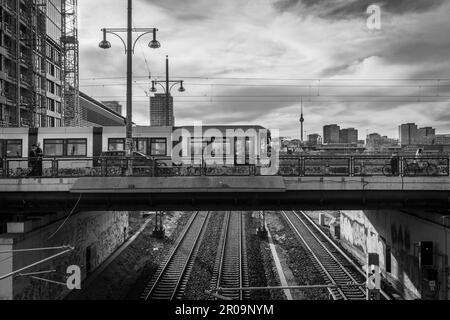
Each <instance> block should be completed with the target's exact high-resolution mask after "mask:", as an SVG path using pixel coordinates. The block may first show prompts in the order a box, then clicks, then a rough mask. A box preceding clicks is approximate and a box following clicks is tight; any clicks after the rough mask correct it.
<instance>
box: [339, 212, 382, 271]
mask: <svg viewBox="0 0 450 320" xmlns="http://www.w3.org/2000/svg"><path fill="white" fill-rule="evenodd" d="M341 238H342V240H343V241H344V242H346V243H347V244H349V245H350V246H351V247H352V248H353V250H354V251H355V252H356V253H357V254H358V256H359V258H360V259H361V261H364V262H365V261H366V259H367V255H368V254H369V253H378V255H379V257H380V267H382V268H384V265H385V252H386V240H385V239H383V238H382V237H380V235H379V234H378V232H376V230H375V229H374V228H373V227H372V225H371V224H370V223H369V222H368V221H366V219H365V216H364V214H363V213H362V212H352V214H346V213H343V212H341Z"/></svg>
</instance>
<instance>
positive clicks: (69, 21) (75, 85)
mask: <svg viewBox="0 0 450 320" xmlns="http://www.w3.org/2000/svg"><path fill="white" fill-rule="evenodd" d="M62 19H63V23H62V36H61V46H62V49H63V52H62V58H63V108H62V110H63V120H64V126H66V127H70V126H72V127H75V126H80V123H81V119H80V105H79V92H80V91H79V90H80V85H79V81H80V80H79V42H78V1H77V0H62Z"/></svg>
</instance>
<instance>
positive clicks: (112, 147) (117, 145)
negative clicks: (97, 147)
mask: <svg viewBox="0 0 450 320" xmlns="http://www.w3.org/2000/svg"><path fill="white" fill-rule="evenodd" d="M124 150H125V139H109V140H108V151H124Z"/></svg>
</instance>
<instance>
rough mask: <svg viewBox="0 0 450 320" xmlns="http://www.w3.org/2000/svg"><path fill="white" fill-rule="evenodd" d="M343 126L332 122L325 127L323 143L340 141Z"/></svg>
mask: <svg viewBox="0 0 450 320" xmlns="http://www.w3.org/2000/svg"><path fill="white" fill-rule="evenodd" d="M340 131H341V128H340V127H339V126H338V125H337V124H331V125H327V126H325V127H323V143H325V144H336V143H339V142H340V139H339V137H340Z"/></svg>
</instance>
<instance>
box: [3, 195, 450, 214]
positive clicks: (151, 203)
mask: <svg viewBox="0 0 450 320" xmlns="http://www.w3.org/2000/svg"><path fill="white" fill-rule="evenodd" d="M449 196H450V195H449V193H448V192H430V191H427V192H418V191H398V192H392V191H365V192H361V191H344V192H343V191H340V192H337V191H331V192H316V191H295V192H286V193H282V194H280V193H264V194H261V193H246V194H243V193H226V194H224V193H208V194H207V195H206V194H196V193H186V194H183V195H181V196H180V195H179V194H175V193H164V194H161V193H159V194H148V193H133V194H117V193H114V194H108V193H99V194H95V193H92V194H84V195H82V196H81V197H80V196H79V195H76V194H70V193H38V192H36V193H10V194H8V195H6V196H5V195H2V201H1V203H2V205H1V207H0V213H12V212H23V213H42V212H56V211H60V210H68V211H70V210H72V209H73V208H74V207H75V206H76V208H75V209H76V211H157V210H180V211H194V210H211V211H219V210H249V211H251V210H289V209H295V210H363V209H367V210H369V209H370V210H376V209H439V210H444V209H449V208H450V205H449ZM79 199H80V201H78V200H79ZM77 203H78V205H76V204H77Z"/></svg>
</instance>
